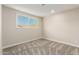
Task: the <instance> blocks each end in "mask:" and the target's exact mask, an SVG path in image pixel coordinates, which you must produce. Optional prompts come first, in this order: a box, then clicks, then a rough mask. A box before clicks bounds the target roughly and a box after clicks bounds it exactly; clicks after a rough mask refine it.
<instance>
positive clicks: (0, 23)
mask: <svg viewBox="0 0 79 59" xmlns="http://www.w3.org/2000/svg"><path fill="white" fill-rule="evenodd" d="M1 9H2V8H1V5H0V54H2V47H1V45H2V44H1V40H2V35H1V34H2V30H1V29H2V27H1V26H2V19H1V11H2V10H1Z"/></svg>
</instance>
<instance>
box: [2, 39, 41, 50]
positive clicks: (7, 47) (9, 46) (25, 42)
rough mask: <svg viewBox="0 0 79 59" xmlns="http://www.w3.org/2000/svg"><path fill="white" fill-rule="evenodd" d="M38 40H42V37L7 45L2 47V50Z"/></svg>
mask: <svg viewBox="0 0 79 59" xmlns="http://www.w3.org/2000/svg"><path fill="white" fill-rule="evenodd" d="M40 38H42V37H37V38H34V39H31V40H28V41H24V42H19V43H15V44H11V45H7V46H4V47H2V49H5V48H8V47H12V46H16V45H19V44H22V43H26V42H29V41H33V40H38V39H40Z"/></svg>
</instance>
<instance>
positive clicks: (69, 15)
mask: <svg viewBox="0 0 79 59" xmlns="http://www.w3.org/2000/svg"><path fill="white" fill-rule="evenodd" d="M1 6H2V54H3V55H79V5H78V4H3V5H1Z"/></svg>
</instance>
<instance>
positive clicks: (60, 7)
mask: <svg viewBox="0 0 79 59" xmlns="http://www.w3.org/2000/svg"><path fill="white" fill-rule="evenodd" d="M5 6H8V7H11V8H15V9H17V10H20V11H24V12H27V13H30V14H33V15H37V16H42V17H44V16H48V15H50V14H51V13H50V12H51V10H52V9H53V10H55V13H57V12H61V11H65V10H69V9H72V8H77V7H79V5H77V4H45V5H44V6H42V4H6V5H5Z"/></svg>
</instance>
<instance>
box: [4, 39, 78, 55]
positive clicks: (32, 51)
mask: <svg viewBox="0 0 79 59" xmlns="http://www.w3.org/2000/svg"><path fill="white" fill-rule="evenodd" d="M3 55H79V48H78V47H73V46H70V45H66V44H62V43H58V42H54V41H50V40H46V39H38V40H34V41H30V42H27V43H23V44H20V45H16V46H13V47H9V48H6V49H3Z"/></svg>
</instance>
